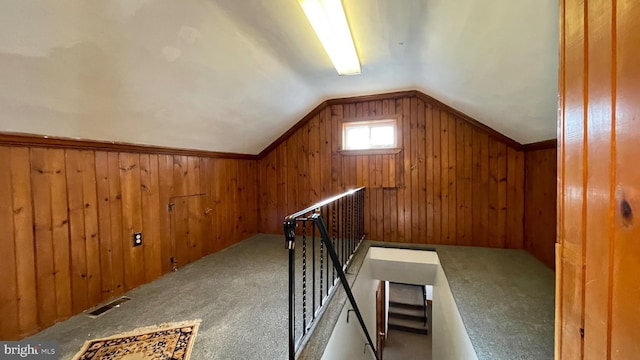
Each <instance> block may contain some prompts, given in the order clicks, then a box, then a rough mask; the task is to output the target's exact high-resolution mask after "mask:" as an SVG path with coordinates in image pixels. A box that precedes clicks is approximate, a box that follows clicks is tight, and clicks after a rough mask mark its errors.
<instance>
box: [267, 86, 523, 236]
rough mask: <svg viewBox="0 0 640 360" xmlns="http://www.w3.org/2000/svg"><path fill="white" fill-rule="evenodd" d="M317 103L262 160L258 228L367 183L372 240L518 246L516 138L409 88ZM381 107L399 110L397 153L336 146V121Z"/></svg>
mask: <svg viewBox="0 0 640 360" xmlns="http://www.w3.org/2000/svg"><path fill="white" fill-rule="evenodd" d="M316 110H317V111H315V112H314V113H313V116H311V117H310V119H309V121H308V122H306V123H304V125H302V126H301V127H300V128H298V129H297V130H296V131H295V132H290V133H288V134H287V137H286V138H284V139H283V141H282V142H281V143H279V145H277V146H276V147H274V148H272V149H271V150H270V151H269V152H267V153H266V154H265V157H264V158H263V159H261V160H260V164H259V169H260V174H259V179H260V180H259V181H260V190H259V227H258V229H259V231H260V232H266V233H274V234H279V233H281V232H282V219H283V217H284V216H286V215H287V214H288V213H291V212H294V211H296V210H299V209H301V208H303V207H305V206H308V205H311V204H313V203H314V202H316V201H318V200H320V199H322V198H325V197H328V196H330V195H334V194H337V193H340V192H342V191H344V190H347V189H349V188H353V187H357V186H366V187H367V190H366V200H365V201H366V202H365V209H366V211H365V212H366V216H365V229H366V232H367V233H368V238H369V239H374V240H384V241H397V242H413V243H428V244H457V245H479V246H492V247H504V248H522V247H523V226H524V220H523V216H524V215H523V214H524V193H523V191H524V153H523V152H522V151H519V150H516V149H515V148H514V147H512V146H511V143H512V142H513V141H509V139H504V138H503V137H500V136H496V134H495V133H490V132H488V131H486V129H485V128H483V127H481V126H478V125H477V124H474V123H473V122H470V121H468V120H467V119H466V118H465V116H464V115H462V114H460V113H457V112H456V111H454V110H452V109H449V108H447V107H446V106H444V105H442V104H440V103H438V102H437V101H431V99H429V98H428V97H426V96H416V95H415V93H414V95H410V94H404V95H399V96H392V95H388V96H386V97H385V96H378V97H369V98H367V99H366V100H362V99H361V100H358V99H352V100H344V101H341V102H331V103H328V104H326V106H322V107H320V108H319V109H316ZM381 115H389V116H392V115H398V116H399V120H400V122H399V129H400V131H401V132H402V141H403V143H402V151H401V152H399V153H398V154H389V155H357V156H353V155H346V154H344V153H342V152H340V151H339V150H340V131H341V127H340V121H341V120H342V119H351V118H366V117H368V116H381ZM490 135H491V136H490ZM506 142H509V144H507V143H506Z"/></svg>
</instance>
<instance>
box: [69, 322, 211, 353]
mask: <svg viewBox="0 0 640 360" xmlns="http://www.w3.org/2000/svg"><path fill="white" fill-rule="evenodd" d="M199 325H200V320H194V321H184V322H178V323H166V324H161V325H157V326H149V327H145V328H139V329H135V330H133V331H130V332H127V333H123V334H118V335H114V336H110V337H107V338H104V339H94V340H88V341H85V343H84V346H83V347H82V350H80V352H79V353H78V354H76V356H75V357H74V358H73V360H89V359H91V360H115V359H118V360H152V359H153V360H160V359H162V360H188V359H189V357H190V356H191V349H192V348H193V343H194V340H195V337H196V333H197V332H198V326H199Z"/></svg>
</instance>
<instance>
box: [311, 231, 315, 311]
mask: <svg viewBox="0 0 640 360" xmlns="http://www.w3.org/2000/svg"><path fill="white" fill-rule="evenodd" d="M311 254H312V255H311V278H312V279H313V280H312V282H311V284H312V286H311V321H313V320H314V319H315V318H316V285H315V284H316V223H313V222H312V223H311Z"/></svg>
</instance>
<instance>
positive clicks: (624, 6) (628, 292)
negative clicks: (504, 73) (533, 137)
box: [555, 0, 640, 359]
mask: <svg viewBox="0 0 640 360" xmlns="http://www.w3.org/2000/svg"><path fill="white" fill-rule="evenodd" d="M639 43H640V2H638V1H633V0H617V1H616V0H590V1H584V0H563V1H561V2H560V74H559V75H560V76H559V93H560V112H559V115H560V119H559V120H560V122H559V128H558V130H559V132H558V144H559V148H558V179H559V185H558V244H557V256H556V259H557V273H556V277H557V282H556V288H557V296H556V299H557V303H556V342H555V343H556V358H557V359H638V358H640V326H638V324H639V323H640V307H639V306H638V304H639V301H638V299H640V276H638V273H639V272H640V242H639V241H638V239H640V226H639V225H636V224H635V222H636V221H638V220H637V219H634V216H637V215H636V214H634V212H636V211H640V168H638V166H637V164H636V163H637V161H638V159H639V158H640V141H639V139H640V67H639V66H638V64H640V48H639V47H638V45H637V44H639Z"/></svg>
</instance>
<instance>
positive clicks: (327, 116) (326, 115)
mask: <svg viewBox="0 0 640 360" xmlns="http://www.w3.org/2000/svg"><path fill="white" fill-rule="evenodd" d="M319 126H320V169H321V171H322V173H321V174H320V178H321V189H320V198H322V199H326V198H328V197H330V196H332V195H333V194H332V192H331V111H330V110H329V109H328V108H324V109H323V110H322V111H320V125H319ZM290 190H293V189H290Z"/></svg>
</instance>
